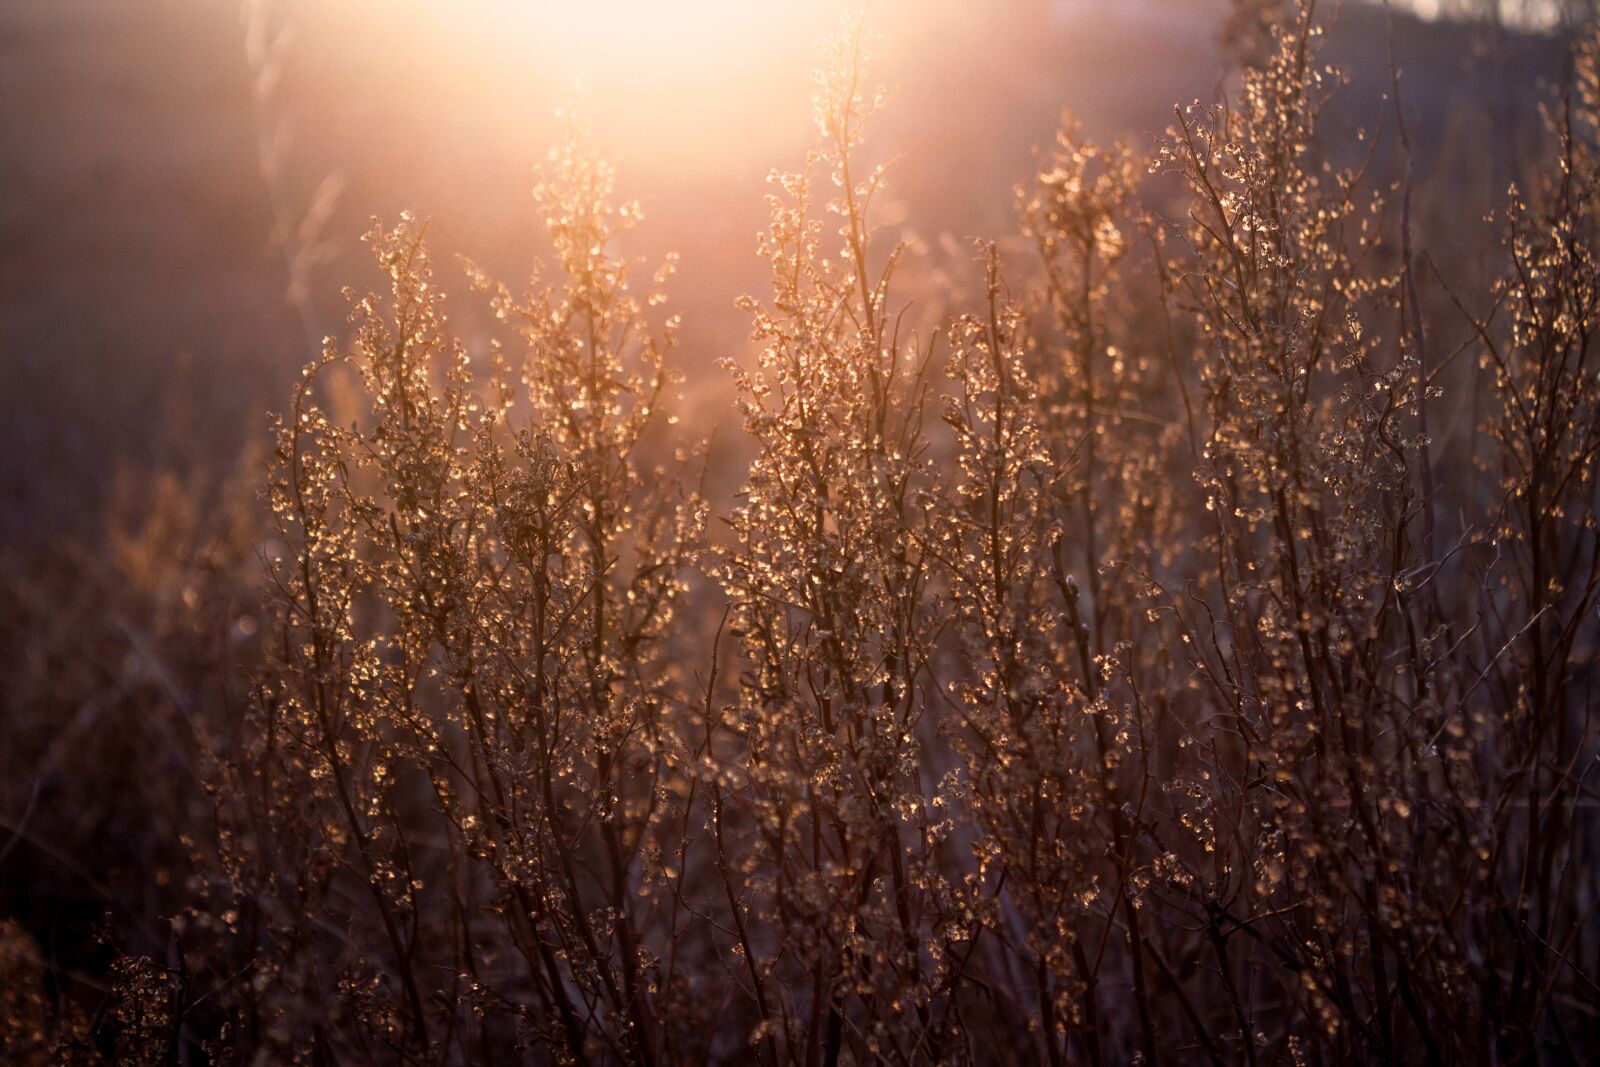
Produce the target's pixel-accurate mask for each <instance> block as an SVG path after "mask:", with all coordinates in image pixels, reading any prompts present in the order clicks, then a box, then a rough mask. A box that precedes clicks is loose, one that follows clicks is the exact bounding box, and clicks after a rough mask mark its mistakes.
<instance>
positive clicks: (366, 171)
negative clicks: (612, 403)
mask: <svg viewBox="0 0 1600 1067" xmlns="http://www.w3.org/2000/svg"><path fill="white" fill-rule="evenodd" d="M851 6H852V5H851V4H848V3H846V2H844V0H810V2H807V3H784V2H779V0H750V2H732V0H701V2H698V3H685V4H658V3H648V2H643V0H606V2H600V3H594V4H569V3H553V2H542V0H536V2H519V0H464V2H460V3H449V4H445V3H438V2H434V0H247V2H245V3H244V4H242V5H241V4H240V3H239V2H238V0H61V2H56V0H5V2H4V3H0V97H3V99H4V100H5V102H6V103H5V106H4V108H0V367H3V368H4V373H5V386H6V387H5V388H4V389H3V390H0V532H3V534H4V536H5V538H6V540H7V541H8V542H10V543H11V544H13V545H17V544H19V543H20V542H23V541H38V540H41V539H43V540H48V539H53V538H59V537H72V536H79V535H82V534H84V533H85V532H86V530H88V529H91V528H93V527H95V526H97V525H98V524H99V522H100V515H101V509H102V507H103V506H104V504H105V501H106V498H107V497H106V495H107V492H108V491H109V489H110V487H111V486H112V485H113V484H114V482H115V479H116V478H117V477H119V473H118V472H119V471H121V470H123V469H125V468H129V467H132V468H135V469H151V468H157V467H166V468H180V469H181V468H184V467H187V466H188V465H191V464H192V463H194V462H195V461H196V460H203V461H204V462H206V463H208V464H216V463H217V462H218V461H219V460H221V459H223V458H225V457H227V456H229V455H231V454H233V453H235V452H236V451H237V450H238V449H239V448H240V447H241V446H242V445H243V444H244V443H245V442H246V441H247V440H250V439H260V438H261V437H262V434H263V430H264V425H265V423H264V412H265V411H266V410H268V409H269V408H271V407H274V406H276V405H277V404H278V403H279V402H280V399H281V397H282V396H283V383H284V382H285V380H286V377H285V376H286V375H287V374H289V373H292V371H293V370H295V369H296V368H298V366H299V365H300V364H301V363H302V362H303V361H304V360H305V359H307V358H309V356H310V354H311V353H312V352H313V351H314V349H315V347H316V343H317V341H318V339H319V338H320V337H321V336H322V335H323V334H325V333H337V332H338V331H339V328H340V327H341V326H342V323H343V316H344V310H343V307H344V304H343V299H342V297H341V295H340V292H341V288H342V287H343V286H345V285H347V284H354V285H357V286H358V287H363V286H365V285H366V284H367V283H368V282H369V281H370V278H371V277H372V275H371V272H370V271H369V269H368V262H367V260H366V257H365V255H364V254H363V252H362V250H361V246H360V243H359V240H358V238H359V236H360V234H361V233H362V232H363V231H364V230H365V229H366V228H367V226H368V224H369V220H370V219H371V218H372V217H374V216H375V217H377V218H379V219H381V220H385V221H392V220H393V219H394V217H395V216H396V215H397V213H398V212H399V211H400V210H402V209H404V208H410V209H411V210H414V211H416V212H417V213H418V214H419V215H421V216H423V217H424V218H426V219H428V220H429V234H430V242H431V244H432V246H433V248H434V250H435V252H436V254H438V255H440V256H441V257H445V258H448V257H450V256H453V255H456V254H462V255H467V256H470V257H472V258H473V259H474V260H476V261H478V262H481V263H482V264H484V265H485V266H486V267H488V268H489V269H490V270H491V272H492V273H494V274H496V275H497V276H499V277H501V278H503V279H505V280H507V281H508V282H515V281H516V280H517V279H518V278H520V277H522V276H523V275H524V274H525V272H526V268H527V266H528V265H529V264H531V262H532V261H533V259H534V258H535V257H537V256H538V255H539V254H540V243H539V236H538V234H537V232H536V231H537V220H536V218H535V216H534V212H533V205H532V202H531V200H530V197H529V195H528V194H529V188H530V186H531V183H532V172H533V168H534V166H535V164H536V163H537V162H538V160H539V159H540V158H541V157H542V155H543V153H544V152H545V150H546V148H547V147H548V146H549V144H550V143H551V141H552V138H553V135H554V130H555V125H554V121H555V120H554V115H555V112H556V110H557V109H558V108H559V107H561V106H563V105H569V106H570V105H576V106H577V107H579V108H580V109H581V110H582V111H583V112H584V113H585V114H586V115H587V117H588V119H589V121H590V123H591V125H592V126H593V127H594V130H595V134H596V138H597V140H598V141H599V143H600V146H601V147H602V149H603V150H604V151H606V152H607V153H609V154H610V155H612V156H613V157H614V158H615V159H616V161H617V163H618V165H619V167H620V172H621V184H622V188H623V191H624V192H625V193H626V194H628V195H633V196H637V197H639V198H640V199H641V200H642V202H643V207H644V210H645V215H646V220H647V221H646V224H645V226H644V227H643V228H641V229H640V230H638V231H636V233H635V238H636V240H637V242H638V244H639V249H638V251H639V252H640V253H641V254H644V255H649V256H652V257H653V256H655V255H658V254H659V253H661V252H663V251H665V250H668V249H671V250H676V251H677V252H678V253H679V254H680V255H681V256H682V271H681V274H680V276H679V279H678V282H677V284H676V286H675V289H674V296H675V299H676V304H677V309H678V310H679V311H680V312H681V313H682V314H683V317H684V333H683V338H684V342H685V343H684V345H683V348H682V350H681V352H680V353H679V365H680V366H681V367H682V368H683V369H684V370H685V372H686V373H687V374H688V376H689V381H688V383H687V386H686V390H685V391H686V398H685V404H686V406H687V409H688V414H691V415H693V414H694V413H695V412H696V411H698V410H699V409H700V408H702V407H704V408H705V410H707V411H710V412H715V411H716V410H717V408H718V406H719V405H721V404H722V403H723V401H724V400H725V398H726V395H727V394H726V383H725V382H724V380H723V377H724V376H723V375H722V374H721V373H720V372H718V371H716V370H715V369H714V361H715V360H716V359H718V358H721V357H724V356H730V355H732V356H737V355H739V353H740V352H741V351H742V349H743V346H744V343H745V334H746V323H745V319H744V316H743V315H742V314H741V313H739V312H738V311H736V310H735V309H734V307H733V301H734V299H735V298H736V297H737V296H739V295H740V294H741V293H744V292H746V291H750V290H752V289H755V290H759V289H760V288H761V286H762V285H763V284H764V282H765V278H764V274H763V269H762V265H761V264H760V262H759V261H758V260H757V258H756V255H755V240H754V235H755V232H756V230H757V228H758V227H759V226H760V225H761V223H762V221H763V219H764V215H765V207H764V204H763V201H762V197H763V195H764V193H765V179H766V176H767V174H768V173H769V171H771V170H772V169H773V168H781V169H793V168H796V167H798V166H799V165H800V163H801V162H802V160H803V155H804V152H805V150H806V147H807V145H808V143H809V140H810V137H811V134H812V127H811V123H810V119H809V106H810V78H811V75H810V71H811V67H812V65H813V63H814V62H815V60H816V55H817V52H816V47H815V46H816V43H817V41H818V39H819V38H820V37H821V36H822V35H824V34H825V33H827V32H830V31H831V30H832V29H834V28H835V27H836V26H837V25H838V22H839V19H840V16H841V13H842V12H843V11H844V10H845V9H846V8H849V7H851ZM1228 7H1229V5H1228V4H1227V3H1226V2H1225V0H1117V2H1115V3H1111V2H1098V0H985V2H981V3H980V2H973V0H920V2H911V0H879V2H878V3H876V4H874V5H872V8H871V11H870V15H869V27H870V30H871V31H872V33H873V34H875V35H876V37H877V38H878V45H877V48H876V53H877V54H876V59H875V63H874V67H873V70H872V77H873V78H874V80H875V81H877V82H879V83H881V84H883V85H884V86H885V87H887V88H888V89H889V91H890V93H891V102H890V106H889V108H888V110H887V111H886V112H885V114H884V115H883V117H882V119H881V120H880V122H879V123H878V124H877V127H876V133H875V139H874V141H873V144H872V145H871V151H873V152H874V153H875V154H877V155H880V156H882V157H884V158H899V159H900V160H901V163H900V164H899V165H898V166H897V167H896V168H895V169H894V171H893V173H892V179H891V188H890V190H889V196H888V198H887V199H886V200H885V201H884V202H883V203H882V204H881V211H880V214H879V217H878V218H879V222H880V223H881V224H883V225H885V226H887V227H888V228H889V229H891V230H895V231H898V234H897V235H898V236H902V237H906V238H908V239H910V240H911V241H912V242H913V250H914V251H915V252H916V253H917V257H916V265H917V268H918V269H931V270H944V271H954V272H955V273H957V274H961V273H963V272H965V271H966V270H967V268H968V267H969V266H970V260H971V244H970V241H969V240H968V239H969V238H973V237H977V236H1003V235H1005V234H1006V233H1007V232H1009V231H1011V230H1012V229H1014V226H1013V217H1014V210H1013V197H1012V193H1011V190H1012V187H1013V186H1014V185H1015V184H1016V183H1017V182H1018V181H1020V180H1022V179H1023V178H1024V177H1026V175H1027V174H1028V172H1029V169H1030V166H1031V158H1032V154H1033V152H1034V150H1035V147H1036V146H1038V145H1040V144H1044V143H1047V142H1048V141H1049V139H1050V138H1051V136H1052V133H1053V130H1054V128H1055V127H1056V125H1057V122H1058V120H1059V117H1060V112H1061V110H1062V108H1063V107H1070V108H1071V109H1072V110H1073V111H1074V112H1075V113H1076V114H1077V116H1078V117H1079V118H1080V119H1081V120H1082V121H1084V123H1085V124H1086V125H1087V126H1088V128H1089V131H1090V133H1091V134H1092V135H1094V136H1097V137H1108V136H1113V135H1116V136H1125V137H1128V138H1131V139H1135V140H1141V139H1148V138H1151V137H1153V136H1154V135H1156V134H1159V133H1160V132H1161V131H1162V130H1163V129H1164V128H1165V126H1166V123H1167V121H1168V120H1169V119H1170V116H1171V108H1172V106H1173V105H1174V103H1177V102H1188V101H1191V100H1194V99H1197V98H1201V99H1209V98H1210V97H1211V96H1212V94H1213V92H1214V91H1215V90H1216V89H1217V88H1218V86H1219V84H1220V80H1221V79H1222V75H1223V69H1224V56H1223V52H1222V49H1221V48H1220V41H1221V40H1222V31H1223V27H1224V24H1225V23H1226V21H1227V17H1228ZM1326 7H1327V8H1328V11H1329V13H1330V14H1333V15H1334V17H1335V25H1334V29H1333V31H1332V36H1333V38H1334V41H1333V47H1332V50H1331V54H1332V56H1333V58H1334V59H1335V60H1336V61H1340V62H1343V63H1345V64H1346V65H1347V66H1348V68H1349V72H1350V74H1351V75H1352V77H1353V79H1354V84H1353V85H1352V86H1351V87H1350V88H1349V89H1347V90H1346V91H1345V92H1344V93H1342V94H1341V96H1340V98H1339V101H1340V112H1341V119H1342V120H1343V121H1345V122H1347V123H1349V124H1350V125H1351V126H1365V127H1371V128H1376V126H1378V125H1379V124H1380V123H1381V122H1382V121H1384V119H1385V118H1386V116H1385V114H1384V112H1383V109H1382V104H1381V101H1380V100H1379V94H1380V93H1381V92H1382V91H1383V90H1384V89H1385V88H1386V87H1387V83H1388V72H1387V70H1386V69H1385V68H1384V56H1385V40H1384V39H1385V36H1386V33H1387V29H1386V22H1385V15H1384V13H1383V11H1382V10H1381V9H1379V8H1376V7H1371V6H1365V5H1361V4H1358V3H1354V2H1351V3H1346V4H1344V5H1343V6H1342V7H1340V8H1339V10H1338V11H1337V12H1335V11H1334V8H1335V5H1334V4H1332V3H1331V2H1329V3H1327V4H1326ZM1559 14H1560V12H1559V11H1558V9H1556V8H1554V7H1546V6H1544V5H1541V4H1537V3H1533V4H1523V3H1500V4H1498V5H1494V4H1488V5H1486V4H1484V3H1482V2H1481V0H1480V2H1479V3H1477V4H1476V6H1464V5H1456V6H1455V7H1451V6H1449V5H1448V4H1445V3H1444V2H1443V0H1414V2H1413V3H1412V4H1410V5H1405V6H1401V7H1398V8H1397V10H1396V14H1395V17H1394V39H1395V40H1394V45H1395V50H1396V55H1397V59H1398V61H1399V63H1400V65H1401V66H1402V67H1403V69H1404V74H1405V83H1404V84H1405V95H1406V103H1407V106H1408V108H1409V109H1410V110H1411V111H1412V112H1413V113H1414V118H1413V122H1414V124H1415V127H1416V132H1417V136H1418V141H1419V149H1418V166H1419V169H1420V171H1421V179H1422V180H1423V181H1424V182H1427V181H1430V180H1434V177H1435V176H1436V175H1441V174H1442V175H1444V176H1445V179H1446V180H1448V181H1449V182H1450V183H1451V186H1452V189H1453V195H1454V197H1455V198H1456V199H1457V200H1462V199H1464V198H1471V201H1472V206H1474V207H1476V206H1478V205H1479V204H1480V203H1481V204H1482V206H1483V207H1485V208H1487V207H1488V206H1489V203H1490V200H1491V199H1492V192H1493V191H1494V190H1495V189H1497V188H1502V187H1503V185H1504V182H1505V179H1506V177H1507V176H1508V174H1509V171H1508V170H1507V167H1508V166H1509V165H1510V164H1511V163H1512V162H1513V161H1514V159H1515V156H1516V153H1517V144H1518V139H1519V137H1522V136H1525V134H1526V133H1527V132H1528V131H1529V130H1530V127H1533V126H1535V125H1536V124H1537V123H1536V114H1535V109H1536V107H1537V105H1538V102H1539V101H1540V100H1541V99H1543V98H1544V89H1543V86H1544V83H1546V82H1552V81H1554V80H1555V79H1557V78H1558V77H1559V75H1560V63H1561V58H1560V57H1561V55H1562V52H1561V49H1560V47H1559V45H1558V44H1556V43H1555V42H1554V41H1553V40H1551V38H1550V36H1549V33H1548V32H1547V31H1549V30H1550V29H1551V28H1552V27H1553V26H1556V25H1557V21H1556V19H1557V16H1558V15H1559ZM1419 16H1426V17H1419ZM998 56H1004V57H1006V59H1005V61H1004V62H996V61H993V60H992V59H991V57H998ZM1476 214H1481V212H1474V213H1473V214H1472V215H1466V216H1465V217H1474V216H1475V215H1476ZM1422 239H1423V240H1424V242H1426V240H1427V236H1426V235H1424V237H1423V238H1422ZM441 281H442V283H443V284H445V286H446V288H447V289H449V288H452V287H454V288H464V286H463V285H462V282H461V275H460V273H459V272H458V271H456V270H455V269H454V268H453V267H449V266H447V269H446V272H445V274H444V276H443V277H442V279H441ZM466 303H467V302H466V301H463V302H461V304H462V305H465V304H466ZM460 310H461V311H462V312H463V313H465V311H466V310H467V309H466V308H465V307H464V306H463V307H462V308H461V309H460ZM724 410H725V408H724Z"/></svg>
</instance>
